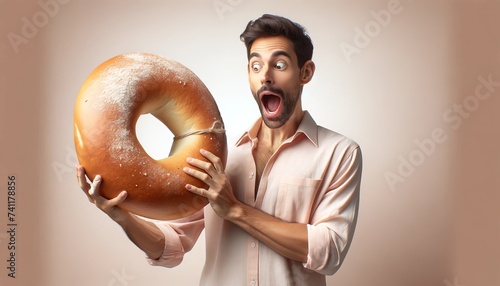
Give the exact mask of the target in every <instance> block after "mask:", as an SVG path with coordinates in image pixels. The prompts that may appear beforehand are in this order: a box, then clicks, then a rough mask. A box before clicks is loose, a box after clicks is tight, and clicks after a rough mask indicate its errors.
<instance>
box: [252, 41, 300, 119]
mask: <svg viewBox="0 0 500 286" xmlns="http://www.w3.org/2000/svg"><path fill="white" fill-rule="evenodd" d="M248 78H249V81H250V89H251V91H252V94H253V96H254V98H255V100H256V101H257V104H258V106H259V109H260V113H261V115H262V119H263V120H264V123H265V124H266V125H267V126H268V127H269V128H279V127H281V126H283V125H284V124H285V123H286V122H287V121H288V119H290V117H291V116H292V115H293V114H294V112H295V111H296V110H297V109H300V110H301V109H302V106H301V105H300V104H297V103H298V102H300V94H301V92H302V85H301V82H300V69H299V66H298V63H297V56H296V54H295V51H294V49H293V44H292V42H290V41H289V40H288V39H287V38H285V37H281V36H276V37H265V38H257V39H256V40H255V41H254V42H253V44H252V47H251V48H250V58H249V61H248ZM300 110H299V112H300Z"/></svg>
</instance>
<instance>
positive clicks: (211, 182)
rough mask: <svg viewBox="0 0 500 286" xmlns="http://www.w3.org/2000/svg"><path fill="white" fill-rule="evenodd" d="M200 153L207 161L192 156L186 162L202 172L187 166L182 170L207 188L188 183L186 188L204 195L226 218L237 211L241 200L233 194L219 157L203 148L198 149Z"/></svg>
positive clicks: (217, 212)
mask: <svg viewBox="0 0 500 286" xmlns="http://www.w3.org/2000/svg"><path fill="white" fill-rule="evenodd" d="M200 153H201V155H203V157H205V158H207V159H208V160H209V162H205V161H202V160H198V159H194V158H188V159H187V162H188V163H189V164H190V165H191V166H193V167H197V168H199V169H201V170H203V171H204V172H201V171H198V170H195V169H192V168H188V167H186V168H184V172H186V173H187V174H188V175H190V176H193V177H195V178H197V179H199V180H200V181H202V182H204V183H205V184H207V185H208V189H203V188H198V187H196V186H193V185H190V184H188V185H186V189H187V190H188V191H190V192H193V193H195V194H197V195H200V196H203V197H206V198H207V199H208V201H209V202H210V205H211V206H212V208H213V209H214V211H215V213H216V214H217V215H219V216H220V217H221V218H224V219H228V218H230V217H232V216H233V215H234V212H236V211H237V209H238V206H239V205H240V204H241V202H239V201H238V200H237V199H236V198H235V197H234V195H233V189H232V187H231V183H230V182H229V180H228V179H227V176H226V174H225V173H224V166H223V164H222V162H221V160H220V158H219V157H217V156H216V155H214V154H213V153H211V152H209V151H206V150H203V149H202V150H200Z"/></svg>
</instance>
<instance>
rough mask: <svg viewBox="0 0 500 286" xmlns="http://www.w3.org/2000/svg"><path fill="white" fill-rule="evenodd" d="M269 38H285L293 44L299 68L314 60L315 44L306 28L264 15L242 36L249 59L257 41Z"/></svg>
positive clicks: (273, 16) (247, 28)
mask: <svg viewBox="0 0 500 286" xmlns="http://www.w3.org/2000/svg"><path fill="white" fill-rule="evenodd" d="M269 36H284V37H286V38H287V39H289V40H290V41H291V42H292V43H293V48H294V50H295V54H296V55H297V60H298V63H299V68H302V66H303V65H304V63H305V62H307V61H308V60H310V59H312V54H313V44H312V41H311V38H310V37H309V35H308V34H307V32H306V30H305V29H304V27H302V26H301V25H299V24H297V23H295V22H292V21H290V20H289V19H287V18H284V17H281V16H276V15H270V14H264V15H263V16H262V17H260V18H258V19H256V20H252V21H250V22H249V23H248V25H247V27H246V28H245V31H243V33H242V34H241V35H240V39H241V41H242V42H244V43H245V46H246V48H247V57H249V56H250V49H251V47H252V44H253V42H254V41H255V39H257V38H260V37H269Z"/></svg>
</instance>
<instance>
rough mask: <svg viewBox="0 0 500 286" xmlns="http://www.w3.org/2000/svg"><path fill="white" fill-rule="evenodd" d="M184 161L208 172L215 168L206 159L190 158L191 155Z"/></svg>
mask: <svg viewBox="0 0 500 286" xmlns="http://www.w3.org/2000/svg"><path fill="white" fill-rule="evenodd" d="M186 161H187V162H188V164H189V165H191V166H194V167H197V168H200V169H202V170H204V171H205V172H207V173H210V172H211V171H215V168H214V167H213V165H212V163H210V162H206V161H203V160H199V159H196V158H191V157H188V158H187V159H186Z"/></svg>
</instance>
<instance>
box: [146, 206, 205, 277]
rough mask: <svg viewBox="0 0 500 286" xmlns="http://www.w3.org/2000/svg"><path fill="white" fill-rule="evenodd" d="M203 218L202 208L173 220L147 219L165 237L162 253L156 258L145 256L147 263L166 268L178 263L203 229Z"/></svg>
mask: <svg viewBox="0 0 500 286" xmlns="http://www.w3.org/2000/svg"><path fill="white" fill-rule="evenodd" d="M203 218H204V215H203V209H202V210H200V211H198V212H196V213H195V214H193V215H191V216H189V217H186V218H182V219H178V220H173V221H160V220H151V219H147V220H149V221H151V222H153V223H154V224H155V225H156V226H157V227H158V228H159V229H160V230H161V232H162V233H163V235H164V237H165V246H164V249H163V253H162V255H161V256H160V258H158V259H151V258H149V257H146V260H147V261H148V263H149V264H150V265H153V266H163V267H168V268H171V267H175V266H177V265H179V264H180V263H181V262H182V260H183V258H184V254H185V253H186V252H188V251H190V250H191V249H192V248H193V246H194V244H195V243H196V241H197V240H198V237H199V236H200V233H201V232H202V231H203V228H204V227H205V224H204V220H203Z"/></svg>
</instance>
